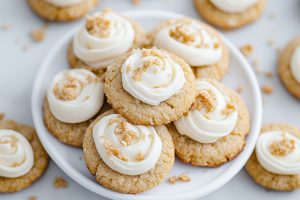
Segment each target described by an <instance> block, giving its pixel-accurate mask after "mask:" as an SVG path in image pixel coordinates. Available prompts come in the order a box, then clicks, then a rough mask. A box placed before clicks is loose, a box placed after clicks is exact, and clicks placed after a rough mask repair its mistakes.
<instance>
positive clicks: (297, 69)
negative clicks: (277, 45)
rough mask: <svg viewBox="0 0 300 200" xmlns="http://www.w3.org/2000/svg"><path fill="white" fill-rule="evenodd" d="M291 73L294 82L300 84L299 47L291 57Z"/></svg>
mask: <svg viewBox="0 0 300 200" xmlns="http://www.w3.org/2000/svg"><path fill="white" fill-rule="evenodd" d="M291 72H292V75H293V77H294V78H295V79H296V81H297V82H298V83H299V84H300V46H298V47H297V48H296V49H295V50H294V53H293V55H292V59H291Z"/></svg>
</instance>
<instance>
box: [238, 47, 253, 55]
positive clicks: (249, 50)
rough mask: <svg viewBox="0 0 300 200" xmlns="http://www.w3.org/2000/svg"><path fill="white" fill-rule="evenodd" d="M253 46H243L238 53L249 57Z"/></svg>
mask: <svg viewBox="0 0 300 200" xmlns="http://www.w3.org/2000/svg"><path fill="white" fill-rule="evenodd" d="M253 49H254V48H253V46H252V45H251V44H245V45H244V46H242V47H241V48H240V51H241V52H242V53H243V54H244V56H246V57H249V56H250V55H251V54H252V53H253Z"/></svg>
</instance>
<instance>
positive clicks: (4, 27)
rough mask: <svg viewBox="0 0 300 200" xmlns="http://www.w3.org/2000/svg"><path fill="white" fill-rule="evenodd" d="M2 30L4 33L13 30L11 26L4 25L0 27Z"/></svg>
mask: <svg viewBox="0 0 300 200" xmlns="http://www.w3.org/2000/svg"><path fill="white" fill-rule="evenodd" d="M0 29H1V30H2V31H8V30H10V29H11V26H10V25H9V24H2V25H1V26H0Z"/></svg>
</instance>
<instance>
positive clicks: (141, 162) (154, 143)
mask: <svg viewBox="0 0 300 200" xmlns="http://www.w3.org/2000/svg"><path fill="white" fill-rule="evenodd" d="M93 139H94V142H95V145H96V149H97V151H98V153H99V155H100V157H101V159H102V160H103V161H104V163H105V164H106V165H108V166H109V167H110V168H111V169H113V170H115V171H117V172H119V173H121V174H126V175H140V174H143V173H145V172H147V171H149V170H151V169H152V168H154V167H155V164H156V163H157V161H158V160H159V158H160V155H161V151H162V142H161V139H160V137H159V136H158V135H157V132H156V130H155V129H154V128H153V127H152V126H142V125H133V124H131V123H129V122H128V121H127V120H126V119H125V118H123V117H122V116H121V115H119V114H110V115H108V116H105V117H103V118H102V119H100V120H99V121H98V122H97V123H96V125H95V126H94V128H93Z"/></svg>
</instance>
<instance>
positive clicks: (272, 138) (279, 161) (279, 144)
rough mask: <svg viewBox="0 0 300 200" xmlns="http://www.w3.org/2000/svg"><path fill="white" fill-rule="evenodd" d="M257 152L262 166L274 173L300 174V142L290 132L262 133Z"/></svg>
mask: <svg viewBox="0 0 300 200" xmlns="http://www.w3.org/2000/svg"><path fill="white" fill-rule="evenodd" d="M255 152H256V157H257V160H258V161H259V163H260V164H261V166H263V167H264V168H265V169H266V170H268V171H270V172H272V173H275V174H283V175H297V174H300V140H299V138H297V137H295V136H294V135H292V134H291V133H289V132H285V131H280V130H278V131H268V132H264V133H262V134H261V135H260V136H259V139H258V141H257V144H256V148H255Z"/></svg>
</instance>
